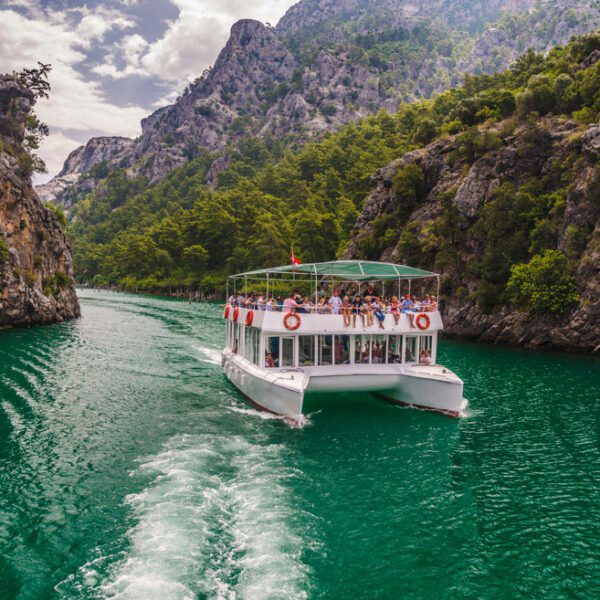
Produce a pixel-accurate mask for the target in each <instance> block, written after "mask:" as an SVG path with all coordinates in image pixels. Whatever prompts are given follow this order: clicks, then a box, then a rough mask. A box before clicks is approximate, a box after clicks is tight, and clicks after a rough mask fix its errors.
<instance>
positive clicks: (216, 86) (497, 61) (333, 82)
mask: <svg viewBox="0 0 600 600" xmlns="http://www.w3.org/2000/svg"><path fill="white" fill-rule="evenodd" d="M598 27H600V13H599V12H598V10H597V8H596V7H595V4H594V0H557V1H554V2H542V3H539V2H538V1H537V0H489V1H486V2H482V1H481V0H460V1H459V0H302V1H301V2H298V3H297V4H296V5H294V6H293V7H291V8H290V9H289V11H288V12H287V14H286V15H285V16H284V17H283V18H282V19H281V21H280V22H279V24H278V25H277V26H276V27H275V28H272V27H270V26H267V25H264V24H262V23H260V22H258V21H254V20H242V21H239V22H238V23H236V24H235V25H234V26H233V28H232V30H231V37H230V39H229V41H228V42H227V44H226V46H225V47H224V48H223V50H222V51H221V53H220V55H219V57H218V59H217V61H216V62H215V65H214V66H213V67H212V69H210V70H208V71H207V72H205V73H204V74H203V75H202V76H201V77H198V78H197V79H196V80H195V81H194V82H193V83H192V84H190V85H189V86H188V87H187V88H186V89H185V90H184V92H183V93H182V95H181V96H180V97H179V98H178V99H177V101H176V102H175V103H174V104H172V105H170V106H165V107H162V108H160V109H159V110H157V111H156V112H154V113H153V114H152V115H150V116H149V117H147V118H146V119H144V120H143V121H142V135H141V136H140V138H138V139H137V140H128V139H126V138H121V137H116V138H94V139H92V140H90V141H89V142H88V144H86V146H83V147H81V148H79V149H77V150H76V151H75V152H73V153H72V154H71V155H70V156H69V158H68V159H67V161H66V162H65V166H64V168H63V170H62V171H61V173H60V174H59V175H58V176H57V177H56V178H54V179H53V180H52V181H51V182H49V183H47V184H45V185H43V186H39V194H40V195H41V196H42V197H43V198H44V199H45V200H52V201H56V202H59V203H61V204H63V206H65V207H66V208H69V207H70V206H71V205H72V204H73V203H74V202H77V201H78V200H79V199H80V198H82V197H84V196H85V195H86V194H87V193H89V192H90V191H91V190H93V189H94V188H95V187H97V185H98V184H99V183H100V182H101V181H102V180H103V178H104V177H105V176H106V174H107V173H110V172H113V171H114V170H116V169H119V168H123V169H126V172H127V174H128V175H129V176H130V177H133V176H143V177H145V178H146V179H147V180H148V181H150V182H157V181H160V180H161V179H163V178H164V177H165V176H166V175H167V174H168V173H169V172H170V171H172V170H173V169H175V168H177V167H180V166H182V165H184V164H185V163H186V162H188V161H189V160H192V159H193V158H195V157H197V156H198V155H199V153H201V152H205V151H208V152H211V153H213V152H214V153H223V152H225V153H227V152H228V146H229V147H231V145H232V144H235V143H236V142H237V141H238V140H240V139H241V138H244V137H248V136H268V135H274V136H276V137H278V138H284V139H285V140H286V141H287V142H289V144H292V145H297V144H301V143H304V142H306V141H308V140H311V139H315V138H319V137H321V136H322V135H324V134H325V133H326V132H328V131H333V130H335V129H337V128H338V127H339V126H340V125H342V124H344V123H348V122H351V121H355V120H357V119H360V118H363V117H366V116H368V115H369V114H372V113H374V112H377V111H378V110H380V109H382V108H384V109H386V110H389V111H392V112H393V111H395V110H396V109H397V108H398V106H399V104H400V103H402V102H409V101H412V100H416V99H419V98H423V97H429V96H431V95H433V94H435V93H437V92H441V91H443V90H444V89H447V88H448V87H450V86H453V85H457V84H459V83H460V82H461V81H462V79H463V77H464V75H465V73H475V74H478V73H484V72H493V71H497V70H502V69H503V68H505V67H506V66H507V65H508V64H510V63H511V62H512V61H513V60H514V59H515V58H516V57H517V56H519V55H520V54H521V53H522V52H524V51H525V50H526V49H527V48H530V47H531V48H534V49H536V50H541V51H545V50H547V49H549V48H551V47H552V46H555V45H561V44H564V43H566V42H567V41H568V40H569V38H570V37H571V36H573V35H579V34H581V33H585V32H587V31H592V30H595V29H597V28H598ZM390 45H391V47H393V48H395V51H394V52H395V53H394V54H393V55H386V52H388V50H389V48H390ZM380 49H381V51H380ZM216 159H217V160H218V162H216V163H215V165H214V167H213V168H212V169H211V170H210V178H209V180H208V181H209V183H211V182H214V181H215V180H216V177H217V175H218V172H219V169H220V165H223V164H227V163H228V161H227V160H223V159H222V157H218V158H216Z"/></svg>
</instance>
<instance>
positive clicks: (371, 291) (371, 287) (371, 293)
mask: <svg viewBox="0 0 600 600" xmlns="http://www.w3.org/2000/svg"><path fill="white" fill-rule="evenodd" d="M374 295H375V284H374V283H372V282H369V284H368V285H367V289H366V290H365V291H364V292H363V298H366V297H367V296H369V297H371V296H374Z"/></svg>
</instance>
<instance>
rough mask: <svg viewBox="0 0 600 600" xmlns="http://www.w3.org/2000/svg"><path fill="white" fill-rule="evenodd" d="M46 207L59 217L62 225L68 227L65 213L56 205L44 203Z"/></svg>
mask: <svg viewBox="0 0 600 600" xmlns="http://www.w3.org/2000/svg"><path fill="white" fill-rule="evenodd" d="M44 206H45V207H46V208H47V209H48V210H51V211H52V212H53V213H54V214H55V215H56V216H57V217H58V220H59V221H60V222H61V224H62V225H63V226H64V227H66V226H67V217H66V216H65V213H64V211H63V210H62V208H60V207H59V206H56V204H52V202H44Z"/></svg>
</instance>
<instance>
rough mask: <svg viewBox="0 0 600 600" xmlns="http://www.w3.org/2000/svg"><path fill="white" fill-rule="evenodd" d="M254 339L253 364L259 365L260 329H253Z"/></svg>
mask: <svg viewBox="0 0 600 600" xmlns="http://www.w3.org/2000/svg"><path fill="white" fill-rule="evenodd" d="M252 332H253V338H254V347H253V349H252V362H253V363H254V364H255V365H257V364H258V355H259V352H260V332H259V331H258V329H252Z"/></svg>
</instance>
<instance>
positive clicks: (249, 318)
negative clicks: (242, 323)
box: [246, 310, 254, 327]
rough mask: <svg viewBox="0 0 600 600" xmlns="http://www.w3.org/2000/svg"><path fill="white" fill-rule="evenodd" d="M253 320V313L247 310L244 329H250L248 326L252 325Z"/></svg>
mask: <svg viewBox="0 0 600 600" xmlns="http://www.w3.org/2000/svg"><path fill="white" fill-rule="evenodd" d="M253 320H254V311H253V310H249V311H248V314H247V315H246V327H250V325H252V321H253Z"/></svg>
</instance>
